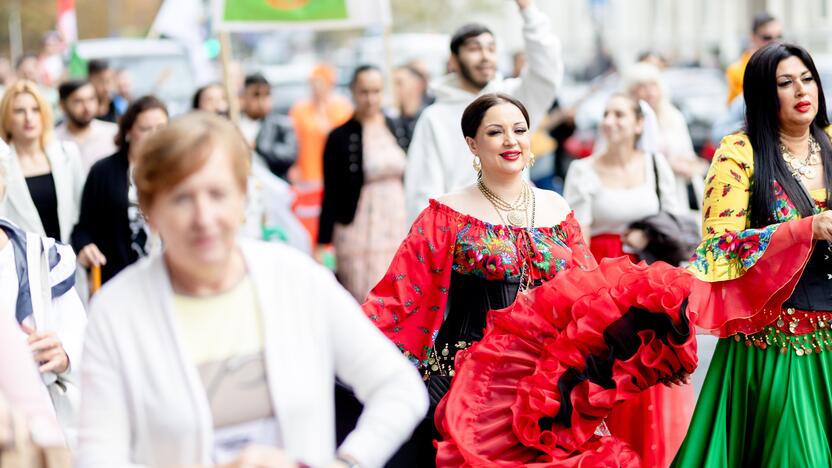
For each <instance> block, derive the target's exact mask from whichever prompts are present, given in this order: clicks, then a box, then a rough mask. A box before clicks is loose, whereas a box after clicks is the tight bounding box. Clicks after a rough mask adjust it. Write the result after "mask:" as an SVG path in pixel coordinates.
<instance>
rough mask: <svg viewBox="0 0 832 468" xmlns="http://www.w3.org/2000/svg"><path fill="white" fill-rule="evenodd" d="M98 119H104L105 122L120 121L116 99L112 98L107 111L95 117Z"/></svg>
mask: <svg viewBox="0 0 832 468" xmlns="http://www.w3.org/2000/svg"><path fill="white" fill-rule="evenodd" d="M95 118H96V119H98V120H103V121H105V122H112V123H118V118H119V115H118V109H117V108H116V102H115V100H114V99H110V107H108V108H107V113H106V114H102V115H97V116H96V117H95Z"/></svg>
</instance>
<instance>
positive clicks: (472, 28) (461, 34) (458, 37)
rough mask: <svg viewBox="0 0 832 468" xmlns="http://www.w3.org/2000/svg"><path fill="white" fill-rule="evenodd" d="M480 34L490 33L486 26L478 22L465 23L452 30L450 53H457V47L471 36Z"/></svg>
mask: <svg viewBox="0 0 832 468" xmlns="http://www.w3.org/2000/svg"><path fill="white" fill-rule="evenodd" d="M480 34H491V35H492V36H493V35H494V33H493V32H491V30H490V29H488V27H487V26H485V25H484V24H480V23H468V24H466V25H463V26H461V27H460V28H459V29H457V30H456V32H454V35H453V36H452V37H451V54H453V55H459V48H460V47H462V44H463V43H464V42H465V41H467V40H468V39H470V38H472V37H477V36H479V35H480Z"/></svg>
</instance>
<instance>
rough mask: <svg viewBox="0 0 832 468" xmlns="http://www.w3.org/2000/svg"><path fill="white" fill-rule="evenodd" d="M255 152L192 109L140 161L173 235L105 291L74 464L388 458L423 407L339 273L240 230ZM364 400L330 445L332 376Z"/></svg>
mask: <svg viewBox="0 0 832 468" xmlns="http://www.w3.org/2000/svg"><path fill="white" fill-rule="evenodd" d="M249 160H250V158H249V149H248V147H247V145H246V144H245V142H244V141H243V139H242V136H241V135H240V133H239V131H238V130H237V129H236V128H235V127H234V126H233V125H232V124H231V123H230V122H228V121H226V120H225V119H222V118H220V117H217V116H215V115H208V114H201V113H200V114H191V115H188V116H185V117H182V118H180V119H179V120H177V121H174V122H173V123H172V124H171V125H170V126H169V127H167V128H165V129H163V130H161V131H159V132H158V133H157V134H155V135H153V136H152V137H150V138H149V139H148V140H147V141H146V142H145V143H144V144H143V145H142V148H141V149H140V154H139V158H138V162H137V165H136V167H135V170H134V177H135V183H136V188H137V191H138V198H139V204H140V206H141V208H142V211H143V212H144V213H145V215H146V217H147V220H148V223H149V225H150V227H151V229H152V230H153V231H155V232H156V233H158V234H159V235H160V237H161V239H162V243H163V244H164V246H165V248H164V251H163V252H161V253H159V254H152V255H151V256H150V257H148V258H145V259H143V260H141V261H140V262H138V263H136V264H134V265H132V266H130V267H128V268H127V269H126V270H124V271H123V272H122V273H121V274H120V275H119V276H117V277H116V278H114V279H113V280H111V281H110V282H108V283H107V284H106V285H105V286H104V288H103V289H102V290H101V291H100V292H99V293H98V294H97V295H96V297H95V298H94V300H93V303H92V310H91V312H90V324H89V326H88V328H87V336H86V342H85V347H84V358H85V361H84V364H85V366H84V369H83V371H82V385H83V389H84V392H83V395H82V403H81V418H80V419H81V421H80V431H79V433H80V434H79V435H80V437H79V439H80V440H79V450H78V452H77V462H78V463H77V466H78V467H80V468H92V467H95V468H99V467H100V468H105V467H106V468H111V467H136V466H188V467H196V466H200V467H207V466H212V467H213V466H221V467H235V468H236V467H242V466H246V467H248V466H253V467H283V466H286V467H290V466H302V465H303V464H307V465H310V466H313V467H324V466H332V467H335V466H342V467H344V466H362V467H376V466H381V465H383V464H384V462H385V461H386V460H387V459H388V458H389V457H390V456H391V455H392V454H393V453H394V451H395V450H396V449H397V448H398V446H399V445H400V444H402V443H403V442H404V440H405V439H406V438H407V437H408V436H409V435H410V433H411V432H412V430H413V428H414V427H415V426H416V424H417V422H418V421H420V419H421V418H422V417H423V415H424V414H425V412H426V410H427V394H426V391H425V387H424V385H423V383H422V382H421V379H420V378H419V376H418V374H417V373H416V371H415V369H413V367H412V366H410V364H409V363H408V362H407V361H406V360H405V359H404V358H403V357H402V356H401V354H400V353H399V352H398V350H397V349H396V348H395V346H393V345H392V344H391V343H390V342H389V341H388V340H387V339H386V338H385V337H384V336H383V335H382V334H381V333H380V332H379V331H378V330H377V329H376V328H375V327H374V326H373V324H372V323H370V321H369V320H368V319H366V317H364V315H363V313H362V311H361V309H360V308H359V306H358V305H357V304H356V303H355V302H354V300H353V299H352V298H351V297H350V295H349V294H348V293H347V292H346V291H345V290H344V289H343V288H341V287H340V286H339V285H338V284H337V282H336V280H335V278H334V276H333V275H332V274H331V273H330V272H329V271H327V270H325V269H324V268H323V267H320V266H318V265H317V264H316V263H315V262H314V261H313V260H312V259H311V258H309V257H308V256H307V255H304V254H303V253H301V252H298V251H295V250H294V249H292V248H289V247H286V246H282V245H279V244H264V243H260V242H256V241H245V240H239V239H238V237H237V234H238V232H239V229H240V225H241V223H242V220H243V215H244V206H245V190H246V181H247V176H248V172H249ZM336 376H337V377H339V378H340V380H342V381H344V382H345V383H347V384H348V385H350V386H352V387H353V389H354V390H355V393H356V395H357V396H358V398H359V399H361V400H363V403H364V405H365V408H364V411H363V413H362V415H361V419H360V420H359V422H358V425H357V427H356V429H355V430H354V431H353V432H352V433H351V434H350V435H349V436H348V437H347V439H346V440H345V441H344V443H343V444H342V445H341V446H340V447H338V449H337V450H336V447H335V431H334V423H335V421H334V397H333V389H334V382H335V377H336Z"/></svg>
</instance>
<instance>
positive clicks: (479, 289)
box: [436, 272, 520, 349]
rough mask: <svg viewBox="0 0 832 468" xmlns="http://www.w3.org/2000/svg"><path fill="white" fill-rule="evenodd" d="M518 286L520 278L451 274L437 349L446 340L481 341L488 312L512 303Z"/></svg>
mask: <svg viewBox="0 0 832 468" xmlns="http://www.w3.org/2000/svg"><path fill="white" fill-rule="evenodd" d="M519 289H520V279H519V278H518V279H509V280H501V281H497V280H486V279H484V278H480V277H478V276H474V275H465V274H461V273H456V272H454V273H451V287H450V288H449V290H450V295H449V297H448V308H447V316H446V317H445V321H444V322H443V323H442V327H441V328H439V335H438V336H437V337H436V349H442V348H444V346H445V344H446V343H450V344H454V343H456V342H458V341H465V342H469V343H470V342H474V341H479V340H481V339H482V335H483V331H484V330H485V317H486V314H487V313H488V311H489V310H492V309H503V308H505V307H508V306H510V305H511V304H513V303H514V299H515V298H516V297H517V291H518V290H519Z"/></svg>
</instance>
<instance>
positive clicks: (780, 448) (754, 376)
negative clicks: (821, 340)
mask: <svg viewBox="0 0 832 468" xmlns="http://www.w3.org/2000/svg"><path fill="white" fill-rule="evenodd" d="M831 449H832V352H829V351H824V352H821V353H812V354H810V355H805V356H797V355H796V354H795V353H794V352H787V353H784V354H781V353H780V351H779V350H778V349H777V348H773V347H769V348H768V349H766V350H762V349H757V348H755V347H753V346H751V347H746V345H745V343H744V342H736V341H734V340H733V339H730V338H726V339H722V340H719V343H718V344H717V347H716V351H715V352H714V357H713V360H712V361H711V366H710V368H709V369H708V374H707V376H706V377H705V383H704V386H703V388H702V392H701V394H700V396H699V401H698V402H697V403H696V410H695V411H694V413H693V420H692V421H691V424H690V428H689V429H688V433H687V436H686V437H685V441H684V443H683V444H682V447H681V448H680V449H679V453H678V454H677V455H676V458H675V459H674V460H673V463H672V465H671V466H674V467H697V468H699V467H752V466H753V467H801V468H808V467H832V450H831Z"/></svg>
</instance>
